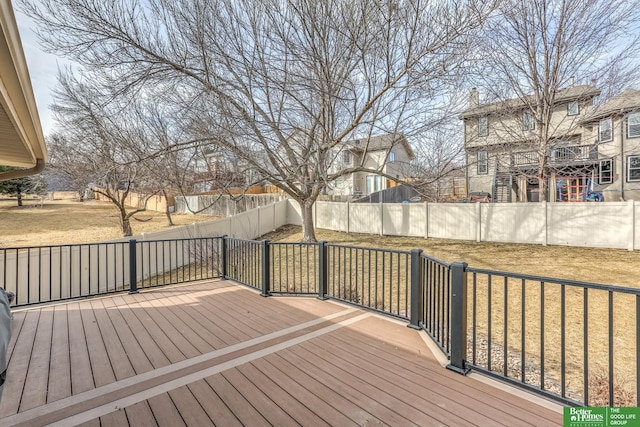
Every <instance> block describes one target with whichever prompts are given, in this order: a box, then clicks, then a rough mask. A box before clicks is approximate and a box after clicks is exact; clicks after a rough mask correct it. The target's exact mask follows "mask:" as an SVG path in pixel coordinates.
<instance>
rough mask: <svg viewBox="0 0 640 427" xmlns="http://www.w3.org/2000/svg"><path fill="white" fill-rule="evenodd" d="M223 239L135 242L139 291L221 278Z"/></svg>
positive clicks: (203, 238) (204, 238)
mask: <svg viewBox="0 0 640 427" xmlns="http://www.w3.org/2000/svg"><path fill="white" fill-rule="evenodd" d="M221 246H222V238H220V237H200V238H189V239H174V240H145V241H142V242H136V248H137V258H136V260H134V262H136V263H137V272H138V273H140V274H141V278H139V279H138V280H137V282H138V284H137V287H138V288H149V287H154V286H164V285H171V284H176V283H187V282H192V281H195V280H204V279H213V278H216V277H220V275H221V272H222V266H221V264H222V262H221V261H222V260H221V255H220V254H221Z"/></svg>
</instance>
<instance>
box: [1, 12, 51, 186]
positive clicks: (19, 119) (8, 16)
mask: <svg viewBox="0 0 640 427" xmlns="http://www.w3.org/2000/svg"><path fill="white" fill-rule="evenodd" d="M46 161H47V147H46V145H45V142H44V136H43V134H42V127H41V124H40V118H39V116H38V109H37V108H36V102H35V98H34V96H33V89H32V87H31V79H30V78H29V71H28V69H27V62H26V60H25V57H24V52H23V50H22V44H21V42H20V34H19V33H18V27H17V24H16V19H15V16H14V14H13V9H12V8H11V2H9V1H3V2H0V164H2V165H7V166H19V167H26V168H34V169H32V170H29V171H20V173H22V174H23V175H24V174H25V173H26V174H33V173H38V172H40V171H41V170H42V168H44V164H45V163H46ZM4 178H6V175H0V179H4Z"/></svg>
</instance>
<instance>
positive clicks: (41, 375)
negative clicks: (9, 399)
mask: <svg viewBox="0 0 640 427" xmlns="http://www.w3.org/2000/svg"><path fill="white" fill-rule="evenodd" d="M52 333H53V308H51V307H47V308H43V309H41V310H40V319H39V321H38V328H37V330H36V336H35V341H34V343H33V350H32V351H31V357H30V359H29V368H28V371H27V378H26V379H25V385H24V389H23V391H22V399H21V400H20V411H25V410H28V409H31V408H35V407H36V406H41V405H44V404H45V403H46V401H47V385H48V382H49V361H50V358H51V335H52Z"/></svg>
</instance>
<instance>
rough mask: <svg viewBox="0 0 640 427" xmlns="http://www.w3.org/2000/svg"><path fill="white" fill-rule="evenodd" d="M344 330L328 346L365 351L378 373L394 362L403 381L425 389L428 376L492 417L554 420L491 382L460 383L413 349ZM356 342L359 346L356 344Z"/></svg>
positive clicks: (444, 390)
mask: <svg viewBox="0 0 640 427" xmlns="http://www.w3.org/2000/svg"><path fill="white" fill-rule="evenodd" d="M341 332H342V333H341V334H336V335H334V336H332V337H326V340H327V345H328V346H334V345H338V343H342V345H341V348H344V349H350V350H348V353H349V354H350V355H352V356H353V355H359V356H362V354H363V353H364V354H365V355H367V360H368V361H369V363H371V364H373V365H375V366H376V367H375V368H373V370H374V371H375V372H381V371H382V370H383V369H385V368H387V369H388V365H387V363H393V364H395V365H400V366H402V367H403V369H402V370H396V371H394V373H393V375H395V376H398V377H400V378H402V380H403V381H407V382H412V383H414V384H416V386H418V387H422V388H424V387H423V386H422V384H424V382H420V383H418V382H417V381H416V379H417V378H420V377H423V376H428V378H429V381H430V382H431V383H434V384H435V385H437V386H438V395H439V396H444V397H447V396H448V397H449V398H450V399H460V398H473V399H476V400H477V401H478V402H480V403H482V412H483V413H488V414H489V416H491V415H495V414H497V413H499V414H503V413H504V412H505V410H506V411H507V412H509V413H511V414H515V415H518V414H520V413H523V412H524V413H525V414H526V415H527V420H532V421H535V420H539V421H538V422H539V423H540V425H545V424H546V423H548V422H549V421H550V419H549V418H546V417H544V416H541V415H545V414H547V412H546V411H542V412H540V413H539V414H528V413H527V408H528V407H529V406H530V405H528V404H527V402H526V401H523V400H512V399H509V397H510V395H508V394H506V393H505V394H503V393H502V392H496V390H495V388H494V387H491V386H489V385H487V384H484V383H482V382H478V381H474V382H473V383H469V384H460V383H458V382H456V381H452V379H455V376H453V375H452V374H451V373H450V372H448V371H446V370H443V369H441V368H440V366H439V365H438V364H435V363H432V364H426V363H425V361H424V360H423V359H421V358H417V357H415V356H413V355H411V353H409V352H398V351H394V350H393V349H390V348H385V347H381V346H379V345H376V343H375V341H372V340H371V339H370V338H369V337H366V336H363V335H362V334H360V333H358V332H357V331H350V330H347V329H345V330H344V331H341ZM354 343H356V344H357V345H355V346H354V345H353V344H354ZM356 349H357V350H356ZM474 411H475V413H478V411H477V410H472V411H471V412H472V413H473V412H474ZM510 423H513V424H514V425H519V421H518V420H517V419H512V420H510ZM528 423H530V421H526V422H525V425H526V424H528Z"/></svg>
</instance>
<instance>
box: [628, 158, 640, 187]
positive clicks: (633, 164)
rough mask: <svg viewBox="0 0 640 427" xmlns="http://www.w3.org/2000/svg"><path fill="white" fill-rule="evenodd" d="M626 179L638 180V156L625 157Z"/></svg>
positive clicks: (639, 165) (629, 180)
mask: <svg viewBox="0 0 640 427" xmlns="http://www.w3.org/2000/svg"><path fill="white" fill-rule="evenodd" d="M627 181H628V182H637V181H640V156H629V157H627Z"/></svg>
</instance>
